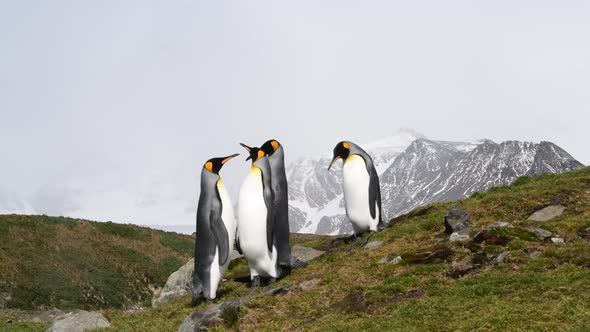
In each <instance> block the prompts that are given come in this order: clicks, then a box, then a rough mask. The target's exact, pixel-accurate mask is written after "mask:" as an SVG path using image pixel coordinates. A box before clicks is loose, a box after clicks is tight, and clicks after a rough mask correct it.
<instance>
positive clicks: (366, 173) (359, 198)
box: [328, 141, 386, 250]
mask: <svg viewBox="0 0 590 332" xmlns="http://www.w3.org/2000/svg"><path fill="white" fill-rule="evenodd" d="M338 159H342V161H343V166H342V184H343V189H344V190H343V191H344V203H345V206H346V215H347V216H348V219H349V220H350V222H351V223H352V228H353V230H354V237H355V238H356V241H355V242H354V243H353V244H352V245H351V246H350V247H349V250H350V249H352V247H353V246H354V244H356V242H357V241H358V239H359V235H361V234H362V233H365V232H367V231H371V232H376V231H378V230H381V229H383V228H385V226H386V224H385V222H383V215H382V213H381V188H380V186H379V176H378V175H377V171H376V170H375V165H374V164H373V159H371V156H369V154H368V153H367V152H365V150H363V149H362V148H361V147H360V146H358V145H356V144H354V143H352V142H348V141H343V142H340V143H338V144H337V145H336V147H335V148H334V158H333V159H332V162H331V163H330V165H329V166H328V170H330V168H331V167H332V165H333V164H334V162H336V161H337V160H338ZM371 234H372V233H370V234H369V235H368V236H367V238H366V239H365V240H364V243H366V242H367V241H368V240H369V237H370V235H371Z"/></svg>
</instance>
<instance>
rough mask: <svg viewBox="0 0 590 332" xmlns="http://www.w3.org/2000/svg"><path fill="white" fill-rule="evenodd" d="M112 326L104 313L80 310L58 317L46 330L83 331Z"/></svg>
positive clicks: (60, 331)
mask: <svg viewBox="0 0 590 332" xmlns="http://www.w3.org/2000/svg"><path fill="white" fill-rule="evenodd" d="M110 326H111V323H110V322H109V321H108V320H107V319H106V318H105V317H104V316H103V315H102V314H100V313H98V312H94V311H92V312H89V311H84V310H79V311H74V312H70V313H68V314H65V315H63V316H61V317H58V318H57V320H55V321H54V322H53V325H51V327H50V328H49V329H47V330H46V331H45V332H82V331H86V330H94V329H99V328H105V327H110Z"/></svg>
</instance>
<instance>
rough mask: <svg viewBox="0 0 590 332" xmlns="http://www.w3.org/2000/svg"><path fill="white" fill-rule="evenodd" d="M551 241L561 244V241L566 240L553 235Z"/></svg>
mask: <svg viewBox="0 0 590 332" xmlns="http://www.w3.org/2000/svg"><path fill="white" fill-rule="evenodd" d="M551 242H553V243H555V244H560V243H564V242H565V240H564V239H563V238H561V237H552V238H551Z"/></svg>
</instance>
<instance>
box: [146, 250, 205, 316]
mask: <svg viewBox="0 0 590 332" xmlns="http://www.w3.org/2000/svg"><path fill="white" fill-rule="evenodd" d="M194 271H195V259H194V258H192V259H191V260H189V261H188V262H187V263H186V264H184V265H183V266H181V267H180V268H179V269H178V270H177V271H176V272H174V273H172V274H171V275H170V276H169V277H168V280H167V281H166V285H164V288H162V290H161V292H160V294H159V296H158V297H156V298H154V299H153V300H152V306H153V307H157V306H158V305H159V304H161V303H166V302H170V301H172V300H174V299H176V298H179V297H183V296H185V295H187V294H190V293H191V288H192V282H193V281H192V280H193V272H194Z"/></svg>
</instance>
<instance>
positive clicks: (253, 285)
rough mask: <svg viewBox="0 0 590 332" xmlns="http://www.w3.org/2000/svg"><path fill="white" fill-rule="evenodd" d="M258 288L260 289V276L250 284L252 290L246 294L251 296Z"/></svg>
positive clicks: (249, 289)
mask: <svg viewBox="0 0 590 332" xmlns="http://www.w3.org/2000/svg"><path fill="white" fill-rule="evenodd" d="M258 288H260V276H256V277H254V278H252V283H250V288H248V290H247V291H246V294H250V293H252V292H253V291H255V290H257V289H258Z"/></svg>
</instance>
